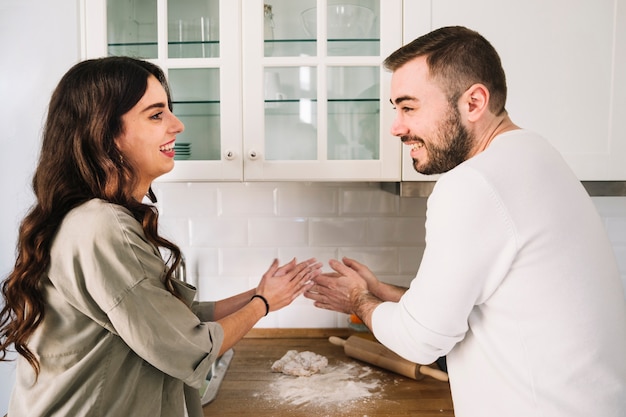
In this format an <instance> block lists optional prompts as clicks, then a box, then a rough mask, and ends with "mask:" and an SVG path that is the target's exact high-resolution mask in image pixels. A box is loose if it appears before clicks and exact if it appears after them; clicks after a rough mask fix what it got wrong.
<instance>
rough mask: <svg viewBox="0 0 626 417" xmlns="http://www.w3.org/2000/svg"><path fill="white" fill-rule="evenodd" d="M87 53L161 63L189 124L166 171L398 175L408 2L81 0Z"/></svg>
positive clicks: (217, 175) (204, 177) (252, 176)
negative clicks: (394, 89)
mask: <svg viewBox="0 0 626 417" xmlns="http://www.w3.org/2000/svg"><path fill="white" fill-rule="evenodd" d="M81 7H82V8H83V9H84V11H85V13H84V16H85V25H84V27H85V33H84V35H85V36H84V39H85V45H86V47H85V48H84V51H85V54H84V58H93V57H98V56H106V55H130V56H135V57H139V58H143V59H147V60H150V61H152V62H154V63H156V64H157V65H159V66H160V67H161V68H163V70H164V71H165V72H166V74H167V76H168V80H169V82H170V85H171V89H172V98H173V106H174V113H175V114H176V115H177V116H178V117H179V118H180V119H181V120H182V121H183V123H184V124H185V131H184V132H183V133H181V134H180V135H178V138H177V143H176V158H175V159H176V166H175V168H174V170H173V171H172V172H171V173H168V174H167V175H165V176H163V177H161V179H163V180H175V181H176V180H181V181H195V180H198V181H220V180H239V181H240V180H367V181H370V180H371V181H398V180H399V179H400V165H401V163H400V152H401V150H400V149H401V148H400V141H398V140H397V139H396V138H392V137H391V136H390V134H389V129H390V126H391V120H392V117H393V112H392V108H391V105H389V104H388V99H389V82H390V74H389V73H388V72H387V71H383V70H382V69H381V63H382V60H383V59H384V57H386V56H387V55H388V54H389V53H391V52H392V51H393V50H395V49H397V48H398V47H399V46H400V45H401V44H402V24H401V22H402V7H403V0H385V1H383V0H350V2H345V0H344V1H341V0H263V1H261V0H243V1H242V0H81Z"/></svg>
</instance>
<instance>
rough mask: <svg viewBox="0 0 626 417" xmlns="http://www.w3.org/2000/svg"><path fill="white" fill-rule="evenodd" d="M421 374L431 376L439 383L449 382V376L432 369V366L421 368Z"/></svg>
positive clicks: (422, 366)
mask: <svg viewBox="0 0 626 417" xmlns="http://www.w3.org/2000/svg"><path fill="white" fill-rule="evenodd" d="M419 370H420V374H422V375H428V376H431V377H433V378H435V379H437V380H439V381H444V382H447V381H448V374H447V373H445V372H444V371H441V370H439V369H435V368H431V367H430V366H426V365H421V366H420V367H419Z"/></svg>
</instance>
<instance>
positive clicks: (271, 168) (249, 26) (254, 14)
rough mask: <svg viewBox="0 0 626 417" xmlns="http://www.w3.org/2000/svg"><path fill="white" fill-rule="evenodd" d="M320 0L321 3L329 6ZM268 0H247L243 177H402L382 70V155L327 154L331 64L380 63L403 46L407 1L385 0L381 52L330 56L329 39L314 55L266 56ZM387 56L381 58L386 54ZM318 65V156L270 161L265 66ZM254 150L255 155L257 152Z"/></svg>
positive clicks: (387, 82)
mask: <svg viewBox="0 0 626 417" xmlns="http://www.w3.org/2000/svg"><path fill="white" fill-rule="evenodd" d="M326 4H327V1H326V0H318V1H317V7H325V6H326ZM262 5H263V1H261V0H246V1H245V2H244V5H243V23H242V28H243V51H242V52H243V80H244V81H243V92H244V95H245V98H244V100H243V108H244V115H245V118H244V142H243V143H244V154H245V155H246V156H245V159H244V178H245V180H247V181H259V180H306V181H335V180H348V181H351V180H359V181H399V180H400V176H401V171H400V141H399V140H398V139H397V138H394V137H393V136H391V134H390V133H389V131H390V127H391V120H392V117H393V112H392V108H391V105H387V101H388V98H389V88H390V79H391V77H390V74H389V73H388V72H387V71H384V70H383V69H382V68H381V69H380V80H379V83H380V100H381V103H380V129H379V132H378V134H379V149H380V159H378V160H328V159H327V158H326V152H325V150H326V147H325V143H324V141H325V136H326V128H327V117H326V99H327V92H326V68H328V67H330V66H380V65H381V63H382V59H383V58H384V57H386V56H387V55H388V54H390V53H391V52H393V51H394V50H395V49H397V48H398V47H399V46H400V43H401V39H402V25H401V22H402V0H384V1H381V4H380V25H381V31H380V32H381V39H380V56H373V57H372V56H358V57H341V56H326V41H325V39H322V36H323V33H320V39H319V40H318V42H317V55H316V56H315V57H264V48H263V14H262V13H261V12H260V11H261V10H262ZM381 57H382V58H381ZM300 66H315V67H317V71H316V73H317V85H318V90H317V99H318V106H319V107H318V111H317V113H318V119H317V141H318V159H317V160H310V161H308V160H305V161H302V160H297V161H296V160H294V161H282V160H281V161H268V160H265V159H264V157H263V154H262V152H263V149H264V138H263V136H264V131H265V127H264V123H265V122H264V108H263V103H264V100H263V71H264V68H266V67H300ZM252 155H253V156H252Z"/></svg>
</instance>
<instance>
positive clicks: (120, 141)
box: [116, 76, 185, 201]
mask: <svg viewBox="0 0 626 417" xmlns="http://www.w3.org/2000/svg"><path fill="white" fill-rule="evenodd" d="M122 124H123V132H122V134H121V135H120V136H118V137H117V138H116V144H117V146H118V148H119V150H120V152H121V153H122V155H123V157H124V159H126V160H127V161H128V163H129V164H130V165H132V166H133V168H134V170H135V172H136V174H137V176H138V177H139V178H138V183H137V189H136V190H134V191H133V195H134V196H135V198H136V199H138V201H141V199H142V198H143V196H144V195H145V194H146V193H147V192H148V188H149V187H150V184H152V181H154V180H155V179H156V178H158V177H159V176H161V175H163V174H165V173H167V172H170V171H171V170H172V169H173V168H174V142H175V141H176V135H177V134H179V133H181V132H182V131H183V130H184V128H185V127H184V125H183V123H182V122H181V121H180V120H179V119H178V118H177V117H176V116H174V114H173V113H172V112H171V111H170V109H169V107H168V100H167V93H166V92H165V89H164V88H163V86H162V85H161V83H160V82H159V81H158V80H157V79H156V78H155V77H153V76H150V77H149V78H148V83H147V88H146V92H145V93H144V95H143V97H142V98H141V100H139V102H137V104H135V106H134V107H133V108H132V109H130V110H129V111H128V112H127V113H126V114H124V115H123V116H122Z"/></svg>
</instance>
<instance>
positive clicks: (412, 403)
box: [204, 329, 454, 417]
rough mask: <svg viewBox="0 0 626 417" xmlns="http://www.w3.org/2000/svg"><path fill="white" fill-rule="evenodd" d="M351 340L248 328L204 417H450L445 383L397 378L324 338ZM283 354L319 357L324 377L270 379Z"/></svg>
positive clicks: (334, 332)
mask: <svg viewBox="0 0 626 417" xmlns="http://www.w3.org/2000/svg"><path fill="white" fill-rule="evenodd" d="M350 334H353V333H351V332H350V331H349V330H348V329H253V330H252V332H250V334H249V335H248V336H246V338H244V339H242V340H241V341H240V342H239V343H237V345H235V347H234V351H235V354H234V357H233V359H232V362H231V364H230V367H229V369H228V372H226V376H225V377H224V380H223V382H222V385H221V387H220V389H219V391H218V394H217V397H216V398H215V399H214V400H213V401H212V402H211V403H209V404H207V405H206V406H205V407H204V415H205V416H219V417H231V416H242V415H254V416H258V417H270V416H271V417H283V416H290V417H297V416H303V417H304V416H306V417H311V416H329V417H335V416H347V417H382V416H386V417H392V416H403V417H408V416H412V417H435V416H437V417H451V416H454V412H453V409H452V399H451V397H450V387H449V384H448V383H447V382H441V381H437V380H435V379H433V378H430V377H424V379H421V380H419V381H416V380H413V379H410V378H406V377H403V376H401V375H398V374H395V373H392V372H389V371H386V370H383V369H381V368H378V367H375V366H373V365H369V364H366V363H364V362H361V361H358V360H355V359H352V358H350V357H348V356H346V355H345V353H344V351H343V348H342V347H340V346H335V345H333V344H331V343H330V342H329V341H328V337H329V336H339V337H344V338H345V337H348V336H349V335H350ZM365 337H367V336H365ZM288 350H297V351H298V352H302V351H311V352H314V353H317V354H319V355H323V356H325V357H326V358H328V367H327V371H326V372H325V373H324V374H316V375H313V376H311V377H293V376H287V375H283V374H280V373H274V372H271V366H272V364H273V363H274V361H276V360H278V359H280V358H281V357H282V356H283V355H284V354H285V353H286V352H287V351H288ZM346 375H348V376H349V378H347V379H345V380H343V379H342V377H343V376H346ZM333 378H334V379H333ZM294 393H295V394H294ZM338 393H339V394H340V395H338ZM363 393H364V394H363ZM361 394H363V395H361ZM359 395H361V396H359Z"/></svg>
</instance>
